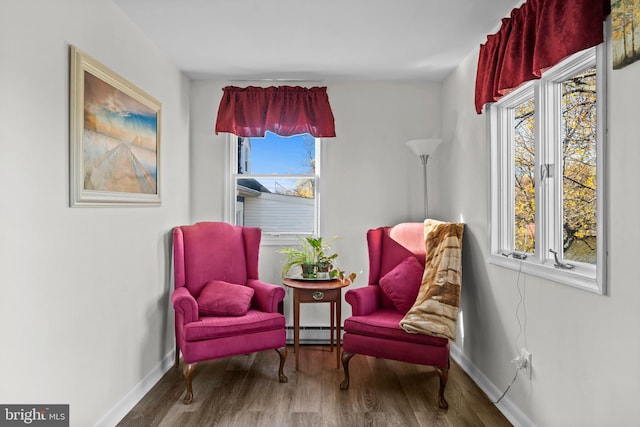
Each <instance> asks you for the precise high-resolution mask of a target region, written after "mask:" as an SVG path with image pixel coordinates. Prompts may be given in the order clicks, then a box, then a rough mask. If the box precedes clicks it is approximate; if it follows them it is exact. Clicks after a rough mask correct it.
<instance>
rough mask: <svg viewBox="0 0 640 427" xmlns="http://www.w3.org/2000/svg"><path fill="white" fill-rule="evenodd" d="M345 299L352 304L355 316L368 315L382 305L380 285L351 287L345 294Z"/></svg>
mask: <svg viewBox="0 0 640 427" xmlns="http://www.w3.org/2000/svg"><path fill="white" fill-rule="evenodd" d="M344 299H345V301H347V302H348V303H349V304H350V305H351V312H352V314H353V315H354V316H366V315H367V314H371V313H373V312H374V311H375V310H377V309H378V308H379V306H380V287H379V286H375V285H368V286H364V287H362V288H356V289H350V290H348V291H347V293H346V294H345V295H344Z"/></svg>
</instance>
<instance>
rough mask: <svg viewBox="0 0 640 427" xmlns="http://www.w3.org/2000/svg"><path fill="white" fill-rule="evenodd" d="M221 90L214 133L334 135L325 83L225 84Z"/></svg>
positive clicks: (247, 135)
mask: <svg viewBox="0 0 640 427" xmlns="http://www.w3.org/2000/svg"><path fill="white" fill-rule="evenodd" d="M223 92H224V93H223V95H222V100H221V101H220V108H219V109H218V120H217V121H216V133H218V132H229V133H233V134H235V135H238V136H243V137H251V136H253V137H262V136H264V135H265V133H266V132H267V131H270V132H273V133H276V134H278V135H281V136H291V135H299V134H301V133H309V134H311V135H313V136H315V137H316V138H320V137H333V136H336V130H335V124H334V119H333V113H332V112H331V106H330V105H329V97H328V96H327V88H326V87H312V88H304V87H300V86H277V87H275V86H271V87H255V86H249V87H246V88H241V87H235V86H227V87H225V88H224V89H223Z"/></svg>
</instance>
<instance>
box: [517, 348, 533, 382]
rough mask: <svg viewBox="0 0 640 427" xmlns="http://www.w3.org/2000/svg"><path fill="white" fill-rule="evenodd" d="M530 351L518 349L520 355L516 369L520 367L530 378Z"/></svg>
mask: <svg viewBox="0 0 640 427" xmlns="http://www.w3.org/2000/svg"><path fill="white" fill-rule="evenodd" d="M531 368H532V366H531V353H529V351H528V350H527V349H524V348H523V349H522V350H520V357H519V362H518V369H522V370H523V371H524V373H525V375H526V376H527V378H529V379H531Z"/></svg>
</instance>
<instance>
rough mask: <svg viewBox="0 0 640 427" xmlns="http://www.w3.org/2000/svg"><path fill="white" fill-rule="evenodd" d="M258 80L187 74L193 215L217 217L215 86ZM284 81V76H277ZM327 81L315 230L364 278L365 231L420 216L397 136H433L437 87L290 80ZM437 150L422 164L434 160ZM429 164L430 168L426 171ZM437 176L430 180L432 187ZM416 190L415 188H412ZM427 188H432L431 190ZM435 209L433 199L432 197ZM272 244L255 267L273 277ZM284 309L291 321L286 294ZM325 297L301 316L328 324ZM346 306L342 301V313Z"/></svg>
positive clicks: (412, 173)
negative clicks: (328, 134)
mask: <svg viewBox="0 0 640 427" xmlns="http://www.w3.org/2000/svg"><path fill="white" fill-rule="evenodd" d="M234 84H235V85H236V86H247V85H249V84H254V85H260V84H262V85H264V84H265V83H264V82H254V83H247V82H242V83H233V82H221V81H194V82H192V85H191V112H192V120H191V134H192V151H191V158H192V171H193V175H192V187H191V188H192V193H191V206H192V213H193V220H194V222H195V221H203V220H209V221H211V220H213V221H219V220H222V219H223V218H224V206H223V200H224V182H225V162H226V151H225V144H226V136H225V135H224V134H220V135H217V136H215V135H214V134H213V129H214V126H215V120H216V117H217V111H218V105H219V103H220V98H221V97H222V88H223V87H224V86H226V85H234ZM283 84H286V83H283ZM295 84H299V85H301V86H314V85H315V86H318V85H322V86H327V93H328V95H329V102H330V103H331V107H332V109H333V114H334V116H335V122H336V135H337V137H336V138H327V139H325V140H323V144H324V145H323V156H322V162H323V163H322V168H323V169H322V177H321V184H320V185H321V202H320V203H321V210H322V215H321V216H322V224H321V227H322V231H321V232H322V235H323V236H326V237H332V236H339V237H340V239H339V240H337V241H335V243H334V245H333V247H334V248H335V249H336V251H337V252H338V253H339V259H338V261H339V265H340V267H341V268H342V269H344V270H348V271H355V272H360V271H362V274H361V275H360V277H359V278H358V279H357V280H356V283H355V286H363V285H366V283H367V275H368V258H367V247H366V231H367V230H368V229H369V228H374V227H379V226H383V225H393V224H396V223H398V222H403V221H422V220H423V219H424V215H423V203H422V164H421V163H420V160H419V159H418V158H417V157H415V156H414V155H413V154H412V153H411V151H410V150H409V148H407V147H406V145H405V142H406V141H408V140H410V139H416V138H421V137H425V136H440V133H441V123H442V115H441V112H440V102H441V87H440V85H439V84H433V83H416V84H408V83H407V84H399V83H398V84H393V83H384V82H328V83H309V84H303V83H299V82H297V83H295ZM437 157H438V153H437V152H436V154H435V156H434V161H431V160H430V162H429V165H430V168H431V166H432V165H433V164H435V163H437ZM432 171H433V173H434V174H435V173H436V172H437V170H436V168H435V167H434V168H433V169H430V174H431V172H432ZM436 186H437V184H436V183H435V181H434V182H432V187H436ZM416 194H418V195H419V196H416ZM434 194H435V193H434ZM432 205H433V206H432V207H433V210H434V211H436V206H435V203H432ZM276 250H277V247H273V246H263V248H262V251H261V253H260V275H261V278H262V279H263V280H267V281H271V282H272V283H280V267H281V265H282V259H281V256H280V255H279V254H277V253H276ZM287 298H288V299H287V304H286V305H285V315H286V316H287V322H288V324H292V318H293V317H292V316H291V304H290V300H291V296H290V295H289V296H288V297H287ZM328 313H329V308H328V305H326V304H309V305H305V306H304V308H303V309H302V310H301V324H302V325H309V326H328V323H329V314H328ZM350 314H351V312H350V306H349V305H348V304H343V317H346V316H349V315H350Z"/></svg>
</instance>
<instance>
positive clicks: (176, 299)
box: [171, 287, 198, 323]
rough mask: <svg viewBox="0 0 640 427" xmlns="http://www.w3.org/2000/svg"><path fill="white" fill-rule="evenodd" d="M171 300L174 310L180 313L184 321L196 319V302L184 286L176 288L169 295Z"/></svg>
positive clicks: (188, 321)
mask: <svg viewBox="0 0 640 427" xmlns="http://www.w3.org/2000/svg"><path fill="white" fill-rule="evenodd" d="M171 302H172V303H173V308H174V310H175V311H177V312H179V313H181V314H182V318H183V319H184V323H191V322H195V321H197V320H198V303H197V302H196V299H195V298H194V297H193V295H191V294H190V293H189V290H188V289H187V288H185V287H180V288H177V289H176V290H175V291H173V295H171Z"/></svg>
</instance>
